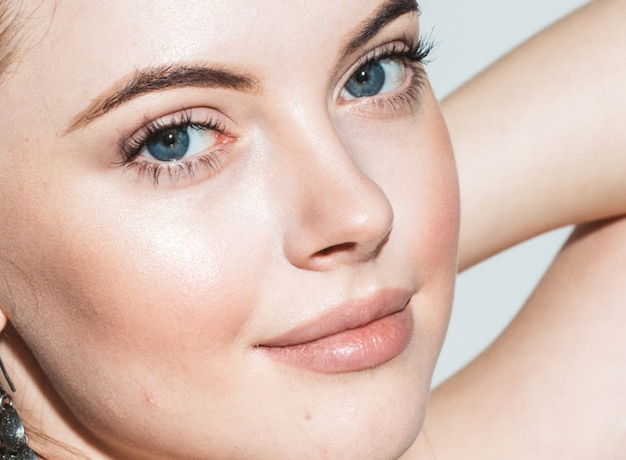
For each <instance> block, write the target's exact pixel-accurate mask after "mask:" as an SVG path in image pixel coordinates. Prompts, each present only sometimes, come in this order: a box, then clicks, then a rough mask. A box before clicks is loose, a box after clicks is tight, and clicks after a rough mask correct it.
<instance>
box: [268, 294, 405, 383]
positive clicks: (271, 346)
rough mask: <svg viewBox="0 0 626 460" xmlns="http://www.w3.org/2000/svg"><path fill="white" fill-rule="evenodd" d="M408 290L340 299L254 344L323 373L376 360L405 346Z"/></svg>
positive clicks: (285, 360)
mask: <svg viewBox="0 0 626 460" xmlns="http://www.w3.org/2000/svg"><path fill="white" fill-rule="evenodd" d="M410 299H411V293H410V292H408V291H404V290H391V289H387V290H381V291H378V292H377V293H376V294H375V295H373V296H371V297H369V298H366V299H362V300H359V301H353V302H346V303H343V304H340V305H338V306H336V307H334V308H332V309H330V310H329V311H327V312H325V313H324V314H322V315H321V316H319V317H317V318H315V319H314V320H312V321H309V322H307V323H305V324H302V325H300V326H297V327H295V328H294V329H292V330H290V331H288V332H287V333H285V334H282V335H280V336H278V337H276V338H274V339H271V340H269V341H266V342H264V343H263V344H261V345H259V346H258V347H257V348H258V349H260V350H262V351H263V352H265V353H266V354H267V355H268V356H270V357H271V358H272V359H274V360H276V361H279V362H282V363H284V364H288V365H291V366H295V367H299V368H304V369H308V370H311V371H316V372H322V373H342V372H354V371H359V370H364V369H368V368H372V367H375V366H379V365H381V364H383V363H385V362H387V361H389V360H391V359H393V358H395V357H396V356H398V355H399V354H400V353H402V351H403V350H404V349H405V348H406V347H407V346H408V344H409V343H410V341H411V337H412V335H413V314H412V311H411V307H410V305H409V301H410Z"/></svg>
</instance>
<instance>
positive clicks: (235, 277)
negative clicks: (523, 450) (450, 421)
mask: <svg viewBox="0 0 626 460" xmlns="http://www.w3.org/2000/svg"><path fill="white" fill-rule="evenodd" d="M23 8H25V9H26V11H27V12H28V13H29V14H28V16H27V17H28V19H27V21H26V22H25V23H24V25H23V29H22V30H23V31H24V33H25V34H26V37H27V38H25V39H24V40H25V41H24V42H22V43H20V51H21V53H20V55H19V59H16V60H15V66H14V68H12V69H11V70H10V71H9V72H7V73H6V75H5V78H4V80H3V82H2V87H1V88H2V89H1V94H0V98H1V100H0V105H1V106H2V107H3V110H2V112H1V113H0V124H1V125H3V126H5V127H7V126H10V128H11V136H9V137H8V138H7V139H5V141H4V142H3V144H2V147H1V148H2V155H0V181H1V182H2V183H3V189H2V193H1V194H0V195H1V196H0V215H2V216H5V218H3V219H0V235H2V238H1V239H0V254H1V255H2V257H1V258H0V272H1V273H3V277H2V283H0V305H2V308H3V311H4V313H5V315H6V319H7V320H8V321H10V324H11V325H12V327H13V328H14V333H12V334H10V336H11V337H12V338H13V340H12V341H10V340H7V339H5V340H4V341H3V347H2V350H0V351H1V355H2V357H3V358H4V359H5V361H6V362H7V364H9V365H10V371H11V374H12V375H13V376H14V380H15V381H16V383H17V386H18V387H19V388H20V392H19V399H18V400H16V404H17V405H18V407H19V408H20V412H21V413H22V414H24V416H25V417H26V418H27V421H29V422H30V426H31V429H30V433H31V443H32V445H33V447H34V448H36V449H37V450H39V451H42V452H44V453H48V454H50V455H51V456H53V457H54V456H58V457H60V458H63V457H64V455H67V453H64V451H63V450H62V449H61V448H57V447H55V444H54V443H52V442H46V440H45V439H42V438H41V436H36V433H44V434H45V435H46V436H49V437H50V438H52V439H54V440H56V441H57V442H60V443H62V444H64V445H69V446H72V447H73V448H75V449H78V450H79V451H81V452H82V453H83V454H84V455H85V456H86V457H87V458H90V459H94V460H95V459H122V458H124V459H131V458H132V459H151V460H155V459H168V460H172V459H175V458H180V459H186V460H190V459H203V460H204V459H207V458H219V459H237V458H255V459H263V458H266V459H278V458H285V459H294V458H298V459H307V458H309V459H323V458H328V459H333V460H334V459H342V458H343V459H364V458H368V457H370V458H371V457H374V458H380V459H383V458H389V459H391V458H397V457H398V456H400V455H401V454H402V453H403V452H405V451H406V450H407V449H408V448H409V446H410V445H411V444H412V442H413V441H414V439H415V437H416V436H417V434H418V432H419V428H420V426H421V423H422V419H423V416H424V413H425V410H426V403H427V400H428V396H429V386H430V378H431V374H432V370H433V367H434V364H435V362H436V358H437V355H438V353H439V349H440V347H441V343H442V341H443V336H444V333H445V329H446V324H447V321H448V316H449V308H450V304H451V298H452V292H453V285H454V277H455V273H456V246H457V238H458V220H459V210H458V189H457V181H456V170H455V165H454V161H453V156H452V152H451V146H450V142H449V138H448V135H447V130H446V128H445V125H444V123H443V119H442V116H441V113H440V111H439V107H438V104H437V101H436V100H435V98H434V96H433V94H432V91H431V90H430V88H429V86H428V84H427V81H426V80H425V78H422V77H421V74H420V71H421V66H420V65H419V64H414V65H412V66H409V65H405V64H406V62H405V60H403V59H399V58H395V59H394V58H390V60H391V61H393V62H386V63H385V64H384V65H385V66H386V67H385V68H387V69H388V71H389V72H393V73H391V75H395V78H390V79H389V80H390V86H389V87H388V88H386V89H385V90H384V91H381V93H380V94H376V95H374V96H372V97H363V98H356V99H355V98H350V97H348V96H347V95H346V94H345V92H344V87H345V85H346V82H347V81H348V80H349V79H350V77H351V76H352V75H353V74H354V72H355V71H356V70H357V69H358V68H359V67H360V66H361V65H362V60H363V59H364V58H367V57H368V56H371V55H377V54H376V53H379V52H390V50H391V51H394V50H395V51H394V52H399V51H401V50H405V49H406V48H407V47H408V45H411V43H410V42H411V40H415V38H416V37H418V36H419V25H418V15H417V11H416V9H415V5H414V4H413V3H412V2H410V1H409V2H401V1H395V2H390V1H382V0H367V1H359V2H354V1H351V0H341V1H340V2H337V1H336V0H332V1H330V0H328V1H327V0H324V1H323V2H314V3H311V2H309V1H304V0H302V1H300V0H298V1H296V2H275V1H274V0H267V1H265V0H264V1H254V2H250V1H232V0H228V1H223V2H204V1H195V2H185V6H184V8H181V6H180V4H178V3H176V2H171V1H169V0H163V1H158V2H155V1H154V0H146V1H135V2H132V3H131V2H127V1H125V0H120V1H107V2H89V3H85V2H83V1H78V0H77V1H60V2H57V1H44V2H41V1H40V0H34V1H32V2H23ZM394 11H401V12H402V14H396V15H395V16H394V14H395V13H394ZM304 17H306V21H303V20H302V19H303V18H304ZM77 18H80V20H78V21H77ZM138 18H141V20H138ZM260 18H262V20H260ZM346 18H350V20H349V21H347V20H346ZM375 18H378V20H377V21H373V19H375ZM370 31H371V33H370ZM364 32H368V33H364ZM357 39H358V40H357ZM349 44H352V46H348V45H349ZM60 60H62V62H63V65H59V61H60ZM399 63H400V65H398V64H399ZM182 65H185V66H187V67H190V66H195V67H194V69H195V70H193V72H204V73H203V74H202V78H199V79H198V80H197V81H195V80H194V82H191V83H190V82H189V77H188V76H189V74H190V73H191V70H189V69H185V71H184V72H177V73H176V75H177V77H176V78H181V75H182V77H184V78H185V79H186V80H184V81H185V84H182V83H181V84H176V85H171V86H170V87H167V88H163V89H161V90H159V91H152V90H150V91H149V92H146V91H144V92H143V93H141V94H137V95H136V96H135V97H132V98H128V97H126V96H124V95H126V94H129V91H122V92H121V94H122V96H120V95H119V94H118V93H119V91H120V90H121V89H123V88H127V87H128V85H129V84H130V83H133V84H134V85H135V86H134V87H135V90H134V91H135V92H136V91H137V82H143V81H146V79H148V78H152V77H150V75H153V74H154V73H155V72H157V71H158V72H160V74H163V73H167V72H171V69H172V68H174V69H178V68H179V67H180V66H182ZM198 68H200V70H197V69H198ZM398 68H400V69H401V70H400V71H398ZM155 69H156V71H155ZM137 72H142V73H141V74H138V73H137ZM219 72H222V73H219ZM224 72H228V75H231V76H229V77H228V78H226V77H224ZM232 74H236V75H237V76H238V77H237V78H234V77H232ZM43 76H45V78H43ZM218 77H219V78H218ZM168 78H170V79H171V78H173V77H172V76H171V75H170V76H169V77H168ZM152 80H154V78H152ZM159 81H162V80H157V82H156V83H155V82H154V81H153V82H152V83H153V85H157V84H158V82H159ZM145 87H153V86H150V85H143V84H141V85H139V88H145ZM111 94H118V95H117V96H111ZM7 109H8V110H7ZM181 113H182V114H183V115H180V114H181ZM185 117H188V118H190V119H192V120H193V122H194V123H206V124H208V121H209V120H211V121H213V120H216V121H217V122H218V123H219V124H220V125H221V126H222V127H223V128H220V129H216V130H215V133H213V134H214V136H207V137H206V139H205V142H207V146H206V148H205V149H200V153H199V154H198V155H200V154H202V153H203V152H204V150H210V151H211V152H214V154H215V155H217V157H209V158H211V160H206V161H204V162H202V161H200V162H198V163H196V164H195V169H193V174H189V171H190V170H189V169H185V168H191V166H186V167H183V168H182V169H181V168H177V167H176V166H174V167H171V168H170V169H164V168H167V167H168V165H167V164H166V165H163V164H161V165H159V166H158V168H161V169H157V165H156V161H155V160H154V158H150V156H149V155H147V153H146V152H145V151H144V152H143V154H142V155H141V156H139V157H138V158H136V159H134V160H132V162H131V163H130V166H127V167H124V166H120V162H121V161H123V158H122V155H121V154H120V146H121V145H128V144H133V143H137V142H138V141H137V139H141V135H142V133H143V131H145V129H146V128H145V125H146V124H149V123H150V122H152V121H154V120H171V119H174V120H176V121H180V120H181V119H185ZM416 152H418V153H417V154H416ZM215 158H216V159H215ZM211 165H212V166H215V165H217V168H216V169H212V168H211V167H209V166H211ZM162 171H165V172H164V173H162V174H159V172H162ZM157 179H158V180H157ZM389 289H393V290H403V291H407V292H410V294H411V301H410V304H409V306H408V307H407V308H410V309H411V310H412V313H413V318H414V325H413V331H414V334H413V337H412V340H411V341H410V343H409V344H408V345H407V346H406V348H405V349H404V350H403V351H402V352H401V353H400V354H399V355H397V356H395V357H394V359H392V360H390V361H387V362H383V363H380V365H378V366H376V367H372V368H367V369H361V370H360V371H358V372H343V373H335V374H332V373H330V374H326V373H321V372H315V371H311V370H308V369H306V368H305V369H300V368H297V367H294V366H289V365H285V364H284V363H282V362H278V361H275V360H273V359H271V358H270V357H269V355H267V354H265V353H263V351H262V347H259V345H264V344H265V343H267V342H271V341H272V340H273V339H275V338H276V337H279V336H281V335H282V334H284V333H286V332H287V331H290V330H291V329H293V328H295V327H297V326H300V325H302V324H304V323H306V322H307V321H309V320H311V319H312V318H316V317H319V316H320V315H322V314H323V313H324V312H326V311H327V310H329V309H332V308H334V307H336V306H337V305H341V304H343V303H345V302H354V301H359V300H361V299H368V298H370V297H372V296H375V295H376V294H377V293H379V292H381V291H384V290H389ZM17 337H19V339H18V338H17ZM22 341H23V343H22ZM25 348H28V349H29V350H30V351H31V354H32V356H31V354H29V353H27V352H26V351H25V350H24V349H25ZM33 358H34V359H35V360H36V363H37V364H35V361H34V360H33Z"/></svg>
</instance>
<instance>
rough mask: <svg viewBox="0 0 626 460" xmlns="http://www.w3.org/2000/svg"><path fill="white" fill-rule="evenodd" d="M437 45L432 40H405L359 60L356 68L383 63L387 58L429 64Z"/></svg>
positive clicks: (421, 38) (378, 49)
mask: <svg viewBox="0 0 626 460" xmlns="http://www.w3.org/2000/svg"><path fill="white" fill-rule="evenodd" d="M435 46H436V43H435V41H434V40H432V38H430V37H427V38H424V37H420V38H419V39H418V40H417V41H415V40H414V39H410V38H405V39H404V40H402V41H396V42H393V43H390V44H387V45H383V46H382V47H380V48H377V49H376V50H374V52H372V53H370V54H368V55H366V56H364V57H362V58H361V59H359V60H358V61H357V63H356V65H355V66H354V67H355V68H356V69H359V68H361V67H363V66H364V65H367V64H370V63H372V62H374V61H381V60H383V59H387V58H395V59H404V60H406V61H407V62H411V63H415V64H427V63H428V62H429V61H428V57H429V56H430V55H431V54H432V51H433V49H434V48H435Z"/></svg>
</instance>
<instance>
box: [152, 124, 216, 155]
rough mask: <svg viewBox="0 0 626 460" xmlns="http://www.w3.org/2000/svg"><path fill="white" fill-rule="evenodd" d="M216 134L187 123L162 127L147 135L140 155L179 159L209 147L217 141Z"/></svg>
mask: <svg viewBox="0 0 626 460" xmlns="http://www.w3.org/2000/svg"><path fill="white" fill-rule="evenodd" d="M218 135H219V133H217V132H216V131H213V130H209V129H206V128H204V127H193V126H189V125H182V126H173V127H170V128H164V129H162V130H161V131H157V132H153V133H152V134H150V135H149V136H148V137H147V139H146V140H145V147H144V148H143V150H142V152H141V155H143V156H149V157H152V158H154V159H155V160H158V161H179V160H182V159H183V158H186V157H188V156H192V155H195V154H197V153H200V152H202V151H204V150H206V149H210V148H211V147H213V146H214V145H215V144H216V143H218V142H219V141H218Z"/></svg>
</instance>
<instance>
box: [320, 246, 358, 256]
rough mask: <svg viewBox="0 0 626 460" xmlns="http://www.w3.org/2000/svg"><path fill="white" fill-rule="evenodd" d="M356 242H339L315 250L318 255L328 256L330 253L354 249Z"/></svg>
mask: <svg viewBox="0 0 626 460" xmlns="http://www.w3.org/2000/svg"><path fill="white" fill-rule="evenodd" d="M355 246H356V243H341V244H335V245H334V246H329V247H327V248H324V249H322V250H321V251H318V252H317V255H319V256H329V255H331V254H335V253H336V252H349V251H352V250H353V249H354V247H355Z"/></svg>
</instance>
